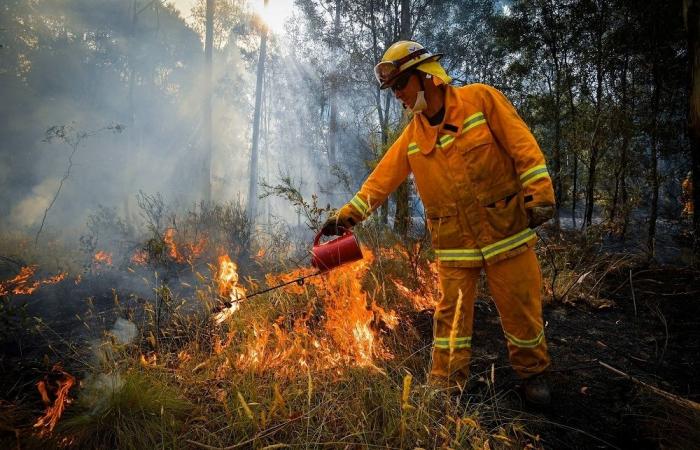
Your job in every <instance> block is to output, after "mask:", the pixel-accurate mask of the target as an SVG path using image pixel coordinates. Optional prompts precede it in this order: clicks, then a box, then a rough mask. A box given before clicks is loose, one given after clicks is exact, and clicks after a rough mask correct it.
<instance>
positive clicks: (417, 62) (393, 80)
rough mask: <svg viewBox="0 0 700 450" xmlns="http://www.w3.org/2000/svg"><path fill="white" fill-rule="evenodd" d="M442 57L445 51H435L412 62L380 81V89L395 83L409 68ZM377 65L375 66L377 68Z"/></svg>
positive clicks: (411, 68)
mask: <svg viewBox="0 0 700 450" xmlns="http://www.w3.org/2000/svg"><path fill="white" fill-rule="evenodd" d="M442 57H443V53H435V54H433V55H430V56H428V57H427V58H424V59H422V60H419V61H416V62H415V63H414V64H411V65H410V66H407V67H404V68H403V70H398V71H397V72H396V73H395V74H394V75H393V76H392V77H391V78H389V79H387V80H386V81H384V82H382V83H380V85H379V89H387V88H389V87H391V85H392V84H394V82H395V81H396V79H397V78H399V77H400V76H401V75H402V74H404V73H406V72H408V71H409V70H413V69H415V68H416V67H418V66H420V65H421V64H425V63H427V62H431V61H439V60H440V59H441V58H442ZM380 64H381V63H380ZM377 66H379V64H377ZM377 66H375V69H376V67H377ZM375 74H376V70H375Z"/></svg>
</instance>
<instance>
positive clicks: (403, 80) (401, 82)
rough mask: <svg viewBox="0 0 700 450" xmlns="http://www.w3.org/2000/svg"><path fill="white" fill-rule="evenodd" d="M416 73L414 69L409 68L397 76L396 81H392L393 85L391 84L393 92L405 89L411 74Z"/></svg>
mask: <svg viewBox="0 0 700 450" xmlns="http://www.w3.org/2000/svg"><path fill="white" fill-rule="evenodd" d="M414 73H415V71H414V70H407V71H406V72H404V73H402V74H401V75H399V76H398V77H396V79H395V80H394V82H393V83H391V85H390V86H389V87H390V88H391V90H392V92H396V91H401V90H403V89H404V88H405V87H406V85H407V84H408V82H409V80H410V79H411V75H413V74H414Z"/></svg>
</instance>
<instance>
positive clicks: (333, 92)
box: [328, 0, 342, 166]
mask: <svg viewBox="0 0 700 450" xmlns="http://www.w3.org/2000/svg"><path fill="white" fill-rule="evenodd" d="M341 6H342V1H341V0H336V2H335V18H334V20H333V40H332V42H333V44H332V48H333V53H334V54H335V56H336V58H335V59H339V58H338V53H339V51H340V11H341ZM338 76H339V73H338V67H337V66H335V67H333V68H332V69H331V73H330V80H329V83H328V103H329V116H330V117H329V124H328V125H329V126H328V162H329V164H330V165H331V166H334V165H336V164H337V162H338V161H337V158H336V153H337V146H338V99H337V96H338Z"/></svg>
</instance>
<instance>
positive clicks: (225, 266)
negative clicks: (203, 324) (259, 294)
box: [215, 255, 246, 323]
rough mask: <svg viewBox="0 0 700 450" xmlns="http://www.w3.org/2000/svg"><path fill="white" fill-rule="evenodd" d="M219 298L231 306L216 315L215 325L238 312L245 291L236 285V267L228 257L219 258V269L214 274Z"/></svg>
mask: <svg viewBox="0 0 700 450" xmlns="http://www.w3.org/2000/svg"><path fill="white" fill-rule="evenodd" d="M216 282H217V286H218V290H219V296H220V297H221V298H224V299H226V300H227V301H230V302H231V306H229V307H228V308H226V309H224V310H223V311H221V312H220V313H218V314H217V315H216V317H215V320H216V322H217V323H222V322H224V321H226V319H228V318H229V317H231V315H232V314H233V313H234V312H236V311H238V308H239V307H240V304H239V303H240V301H241V300H242V299H243V298H244V297H245V296H246V291H245V289H243V287H242V286H240V285H239V284H238V266H237V265H236V263H234V262H233V261H231V258H230V257H229V256H228V255H221V256H219V268H218V270H217V273H216Z"/></svg>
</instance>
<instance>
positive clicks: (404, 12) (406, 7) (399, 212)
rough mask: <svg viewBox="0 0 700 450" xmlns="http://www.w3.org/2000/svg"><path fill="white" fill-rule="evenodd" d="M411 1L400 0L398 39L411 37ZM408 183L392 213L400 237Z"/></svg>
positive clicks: (405, 225)
mask: <svg viewBox="0 0 700 450" xmlns="http://www.w3.org/2000/svg"><path fill="white" fill-rule="evenodd" d="M410 11H411V1H410V0H401V32H400V34H399V38H400V39H404V40H408V39H410V38H411V20H410V19H411V16H410ZM409 198H410V185H409V182H408V180H406V181H404V182H403V183H401V185H399V187H398V189H396V212H395V214H394V231H395V232H396V233H398V234H399V235H400V236H402V237H406V236H407V235H408V230H409V228H410V223H411V209H410V204H409Z"/></svg>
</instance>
